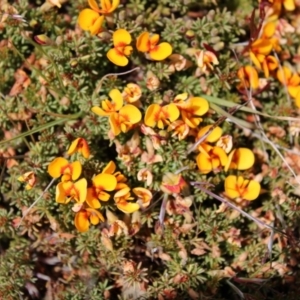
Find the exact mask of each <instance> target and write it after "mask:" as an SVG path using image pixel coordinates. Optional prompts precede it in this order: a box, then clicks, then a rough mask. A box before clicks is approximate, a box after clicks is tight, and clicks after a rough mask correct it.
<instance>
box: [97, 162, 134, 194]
mask: <svg viewBox="0 0 300 300" xmlns="http://www.w3.org/2000/svg"><path fill="white" fill-rule="evenodd" d="M116 168H117V167H116V164H115V163H114V162H113V161H112V160H111V161H110V162H109V163H108V164H107V165H106V166H105V167H104V169H103V171H102V173H103V174H112V175H114V176H115V177H116V179H117V185H116V187H115V190H116V191H117V190H121V189H123V188H125V187H128V186H127V184H126V181H127V178H126V177H125V176H124V175H123V174H122V173H121V172H120V171H117V172H116Z"/></svg>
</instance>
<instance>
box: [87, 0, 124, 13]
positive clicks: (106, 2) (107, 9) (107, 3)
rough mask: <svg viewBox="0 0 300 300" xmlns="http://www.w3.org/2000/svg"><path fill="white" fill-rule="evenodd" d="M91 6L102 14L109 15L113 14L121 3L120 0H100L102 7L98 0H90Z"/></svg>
mask: <svg viewBox="0 0 300 300" xmlns="http://www.w3.org/2000/svg"><path fill="white" fill-rule="evenodd" d="M88 2H89V5H90V7H91V8H92V9H93V10H94V11H96V12H98V13H100V14H102V15H108V14H111V13H112V12H113V11H115V10H116V8H117V7H118V6H119V4H120V0H112V1H111V0H100V6H101V8H100V7H99V6H98V4H97V2H96V0H88Z"/></svg>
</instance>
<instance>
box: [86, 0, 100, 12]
mask: <svg viewBox="0 0 300 300" xmlns="http://www.w3.org/2000/svg"><path fill="white" fill-rule="evenodd" d="M88 3H89V6H90V8H91V9H93V10H94V11H96V12H100V9H99V6H98V3H97V1H96V0H88Z"/></svg>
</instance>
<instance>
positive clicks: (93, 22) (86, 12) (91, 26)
mask: <svg viewBox="0 0 300 300" xmlns="http://www.w3.org/2000/svg"><path fill="white" fill-rule="evenodd" d="M103 21H104V16H101V15H99V13H98V12H96V11H94V10H92V9H89V8H86V9H83V10H82V11H81V12H80V13H79V16H78V24H79V26H80V28H81V29H83V30H86V31H89V32H90V33H91V34H92V35H95V34H98V33H99V32H101V31H102V24H103Z"/></svg>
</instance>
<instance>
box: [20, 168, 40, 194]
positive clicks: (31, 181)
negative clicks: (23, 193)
mask: <svg viewBox="0 0 300 300" xmlns="http://www.w3.org/2000/svg"><path fill="white" fill-rule="evenodd" d="M18 180H19V181H20V182H26V183H27V184H26V186H25V189H26V190H31V189H32V188H33V187H34V185H35V183H36V177H35V173H34V172H33V171H29V172H26V173H24V174H23V175H21V176H20V177H18Z"/></svg>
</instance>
